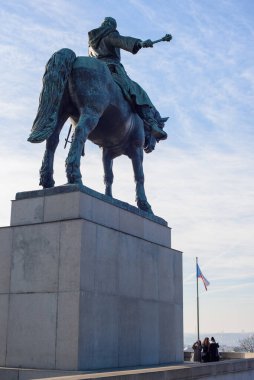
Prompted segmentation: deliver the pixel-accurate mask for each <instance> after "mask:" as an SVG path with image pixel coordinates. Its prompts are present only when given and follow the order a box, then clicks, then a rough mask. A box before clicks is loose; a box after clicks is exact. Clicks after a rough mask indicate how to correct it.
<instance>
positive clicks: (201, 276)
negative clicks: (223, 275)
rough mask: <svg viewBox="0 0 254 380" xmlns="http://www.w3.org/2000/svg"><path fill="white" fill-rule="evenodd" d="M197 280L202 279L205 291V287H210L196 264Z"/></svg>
mask: <svg viewBox="0 0 254 380" xmlns="http://www.w3.org/2000/svg"><path fill="white" fill-rule="evenodd" d="M197 278H201V279H202V281H203V283H204V286H205V290H207V287H208V286H209V285H210V282H209V281H208V280H207V279H206V278H205V276H204V275H203V273H202V272H201V269H200V268H199V265H198V264H197Z"/></svg>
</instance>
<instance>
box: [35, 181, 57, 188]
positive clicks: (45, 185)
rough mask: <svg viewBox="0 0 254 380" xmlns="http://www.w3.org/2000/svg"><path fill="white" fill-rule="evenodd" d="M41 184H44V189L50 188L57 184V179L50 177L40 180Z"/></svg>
mask: <svg viewBox="0 0 254 380" xmlns="http://www.w3.org/2000/svg"><path fill="white" fill-rule="evenodd" d="M39 186H42V187H43V189H49V188H51V187H54V186H55V181H54V180H53V179H50V180H48V181H45V180H40V183H39Z"/></svg>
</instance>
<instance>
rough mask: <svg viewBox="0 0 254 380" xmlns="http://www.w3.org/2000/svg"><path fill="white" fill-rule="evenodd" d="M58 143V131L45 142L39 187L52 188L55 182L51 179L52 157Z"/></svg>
mask: <svg viewBox="0 0 254 380" xmlns="http://www.w3.org/2000/svg"><path fill="white" fill-rule="evenodd" d="M58 143H59V131H57V130H55V132H54V133H53V134H52V135H51V136H50V137H49V138H48V140H47V142H46V150H45V153H44V157H43V160H42V165H41V169H40V185H41V186H42V187H43V188H48V187H54V185H55V181H54V178H53V172H54V171H53V164H54V155H55V150H56V148H57V145H58Z"/></svg>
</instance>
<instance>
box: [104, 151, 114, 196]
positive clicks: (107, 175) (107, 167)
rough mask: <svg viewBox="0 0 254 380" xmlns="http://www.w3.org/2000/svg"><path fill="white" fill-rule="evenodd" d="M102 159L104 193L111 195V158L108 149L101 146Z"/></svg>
mask: <svg viewBox="0 0 254 380" xmlns="http://www.w3.org/2000/svg"><path fill="white" fill-rule="evenodd" d="M102 161H103V168H104V184H105V194H106V195H108V196H109V197H112V183H113V179H114V175H113V170H112V167H113V159H112V155H111V154H110V151H109V150H108V149H107V148H103V153H102Z"/></svg>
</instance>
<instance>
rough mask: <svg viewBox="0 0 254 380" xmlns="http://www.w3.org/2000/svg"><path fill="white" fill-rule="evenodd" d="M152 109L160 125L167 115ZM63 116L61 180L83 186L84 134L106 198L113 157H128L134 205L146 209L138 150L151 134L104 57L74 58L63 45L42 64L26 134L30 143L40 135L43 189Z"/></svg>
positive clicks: (147, 146)
mask: <svg viewBox="0 0 254 380" xmlns="http://www.w3.org/2000/svg"><path fill="white" fill-rule="evenodd" d="M156 112H157V117H156V118H157V121H158V123H159V126H160V128H163V127H164V122H165V121H166V120H167V118H161V117H160V115H159V113H158V111H156ZM68 118H70V119H71V121H72V124H73V125H74V128H75V129H74V133H73V135H72V140H71V145H70V149H69V153H68V156H67V158H66V161H65V166H66V176H67V181H68V182H67V183H68V184H78V185H80V186H83V183H82V176H81V172H80V159H81V155H82V151H83V149H84V144H85V142H86V140H87V139H88V140H90V141H92V142H93V143H94V144H96V145H98V146H99V147H101V148H102V159H103V167H104V184H105V194H106V195H108V196H110V197H112V183H113V170H112V167H113V159H114V158H116V157H118V156H120V155H122V154H124V155H126V156H128V157H129V158H130V159H131V161H132V165H133V171H134V179H135V183H136V202H137V206H138V208H139V209H141V210H144V211H147V212H148V213H152V208H151V206H150V204H149V203H148V201H147V198H146V194H145V188H144V172H143V149H144V150H145V152H146V153H150V152H152V151H153V150H154V148H155V145H156V139H155V138H154V137H153V136H152V135H151V134H149V133H148V132H145V130H144V123H143V121H142V120H141V118H140V117H139V116H138V114H137V113H136V112H135V110H134V109H133V106H132V105H131V104H130V102H129V101H127V100H126V99H125V97H124V95H123V93H122V90H121V89H120V87H119V85H118V84H117V83H116V82H115V81H114V80H113V78H112V74H111V72H110V70H109V68H108V67H107V65H106V64H105V63H104V62H102V61H100V60H98V59H95V58H91V57H76V54H75V53H74V52H73V51H72V50H71V49H67V48H64V49H61V50H59V51H57V52H56V53H54V54H53V55H52V57H51V58H50V59H49V61H48V63H47V65H46V69H45V73H44V76H43V87H42V91H41V94H40V99H39V107H38V111H37V115H36V118H35V120H34V123H33V126H32V130H31V133H30V136H29V138H28V141H29V142H32V143H40V142H42V141H45V140H46V150H45V153H44V157H43V161H42V166H41V169H40V185H41V186H42V187H43V188H49V187H53V186H54V184H55V181H54V178H53V164H54V154H55V150H56V148H57V145H58V143H59V135H60V132H61V129H62V127H63V125H64V124H65V122H66V121H67V119H68Z"/></svg>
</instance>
